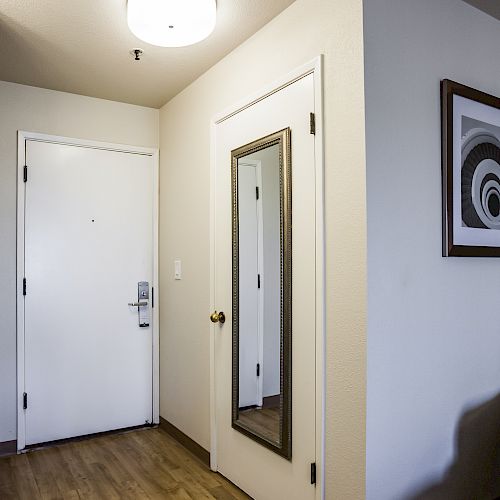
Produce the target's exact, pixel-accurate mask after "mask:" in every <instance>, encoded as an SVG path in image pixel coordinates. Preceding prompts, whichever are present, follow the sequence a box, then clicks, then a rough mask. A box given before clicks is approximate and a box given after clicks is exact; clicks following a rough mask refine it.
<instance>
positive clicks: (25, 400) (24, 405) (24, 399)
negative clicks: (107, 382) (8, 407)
mask: <svg viewBox="0 0 500 500" xmlns="http://www.w3.org/2000/svg"><path fill="white" fill-rule="evenodd" d="M27 408H28V393H26V392H23V410H26V409H27Z"/></svg>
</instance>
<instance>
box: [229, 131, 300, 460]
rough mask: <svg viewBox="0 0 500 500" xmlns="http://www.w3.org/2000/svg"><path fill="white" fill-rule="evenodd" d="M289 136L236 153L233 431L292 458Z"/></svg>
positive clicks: (284, 134) (267, 139)
mask: <svg viewBox="0 0 500 500" xmlns="http://www.w3.org/2000/svg"><path fill="white" fill-rule="evenodd" d="M290 140H291V138H290V129H284V130H281V131H279V132H276V133H274V134H271V135H269V136H266V137H264V138H262V139H258V140H256V141H254V142H252V143H251V144H247V145H245V146H242V147H240V148H238V149H236V150H234V151H232V189H233V399H232V412H233V415H232V425H233V427H234V428H235V429H237V430H239V431H241V432H243V433H244V434H246V435H247V436H249V437H251V438H252V439H254V440H256V441H258V442H260V443H261V444H263V445H264V446H267V447H268V448H270V449H271V450H273V451H275V452H276V453H279V454H280V455H282V456H284V457H286V458H291V425H292V423H291V387H292V385H291V300H292V297H291V288H292V283H291V158H290Z"/></svg>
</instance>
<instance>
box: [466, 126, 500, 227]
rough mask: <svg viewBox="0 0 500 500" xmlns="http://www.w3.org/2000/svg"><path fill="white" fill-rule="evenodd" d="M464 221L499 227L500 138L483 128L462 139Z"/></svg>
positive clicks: (470, 225)
mask: <svg viewBox="0 0 500 500" xmlns="http://www.w3.org/2000/svg"><path fill="white" fill-rule="evenodd" d="M462 220H463V223H464V225H465V226H466V227H474V228H482V229H500V141H499V140H498V138H497V137H496V136H495V134H493V133H492V132H490V131H488V130H485V129H482V128H474V129H472V130H469V131H468V132H467V134H465V136H464V137H463V138H462Z"/></svg>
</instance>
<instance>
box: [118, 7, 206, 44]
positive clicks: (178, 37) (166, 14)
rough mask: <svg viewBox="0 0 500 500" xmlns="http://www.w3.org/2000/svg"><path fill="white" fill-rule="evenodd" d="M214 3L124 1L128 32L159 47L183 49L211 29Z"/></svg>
mask: <svg viewBox="0 0 500 500" xmlns="http://www.w3.org/2000/svg"><path fill="white" fill-rule="evenodd" d="M215 1H216V0H128V4H127V21H128V26H129V28H130V31H132V33H133V34H134V35H135V36H136V37H137V38H140V39H141V40H143V41H144V42H147V43H150V44H152V45H159V46H160V47H184V46H185V45H192V44H193V43H196V42H199V41H201V40H203V39H204V38H207V36H208V35H210V33H212V31H213V30H214V28H215V19H216V3H215Z"/></svg>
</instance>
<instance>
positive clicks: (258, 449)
mask: <svg viewBox="0 0 500 500" xmlns="http://www.w3.org/2000/svg"><path fill="white" fill-rule="evenodd" d="M313 111H314V76H313V75H312V74H311V75H308V76H305V77H303V78H301V79H300V80H298V81H296V82H295V83H293V84H291V85H288V86H287V87H285V88H284V89H282V90H280V91H278V92H276V93H273V94H272V95H270V96H269V97H267V98H265V99H264V100H261V101H259V102H257V103H256V104H253V105H252V106H250V107H248V108H245V109H244V110H243V111H241V112H239V113H237V114H235V115H233V116H231V117H230V118H228V119H226V120H224V121H222V122H220V123H218V124H217V125H216V138H215V144H216V151H215V176H216V179H215V184H214V186H215V206H216V208H215V231H214V233H215V235H216V238H215V266H214V269H215V276H214V279H215V282H214V289H215V290H214V292H215V293H214V296H215V305H216V307H217V310H221V311H224V312H225V314H226V318H227V320H226V322H225V323H224V324H220V323H219V324H218V325H216V326H215V329H214V336H215V337H214V338H215V341H214V352H215V354H214V355H215V363H214V369H215V404H214V408H215V420H216V447H215V448H216V463H217V469H218V470H219V471H220V472H221V473H222V474H223V475H224V476H226V477H227V478H229V479H230V480H231V481H232V482H234V483H235V484H237V485H238V486H239V487H241V488H242V489H243V490H244V491H246V492H247V493H248V494H250V495H251V496H252V497H254V498H256V499H257V500H266V499H269V500H271V499H272V500H279V499H287V500H292V499H297V500H306V499H312V498H314V497H315V487H314V486H313V485H311V468H310V466H311V463H313V462H314V461H315V457H316V442H315V439H316V399H315V398H316V396H315V375H316V372H315V352H316V351H315V349H316V347H315V346H316V344H315V328H316V325H315V320H314V317H315V311H316V293H315V290H316V248H315V242H316V233H315V228H316V220H315V207H316V205H315V203H316V201H315V182H316V180H315V159H314V158H315V157H314V136H313V135H311V134H310V130H309V125H310V123H309V116H310V113H311V112H313ZM286 127H290V129H291V145H292V154H291V157H292V221H293V229H292V263H293V264H292V288H293V292H292V363H291V366H292V457H291V460H287V459H285V458H282V457H281V456H279V455H277V454H276V453H273V452H272V451H270V450H269V449H267V448H266V447H264V446H262V445H261V444H259V443H257V442H255V441H253V440H252V439H250V438H249V437H247V436H246V435H244V434H242V433H240V432H238V431H237V430H235V429H233V428H232V425H231V424H232V422H231V394H232V391H231V382H232V377H233V373H232V344H233V340H232V332H231V320H232V318H231V311H232V280H231V276H232V275H231V273H232V239H231V221H232V219H231V217H232V214H231V206H232V200H231V162H230V158H231V151H232V150H234V149H236V148H239V147H241V146H243V145H245V144H248V143H250V142H252V141H254V140H256V139H259V138H261V137H264V136H266V135H268V134H272V133H274V132H277V131H279V130H282V129H284V128H286ZM263 168H264V167H263ZM263 175H264V174H263ZM264 188H265V186H264ZM240 248H241V245H240ZM240 300H241V299H240ZM264 356H265V353H264Z"/></svg>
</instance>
